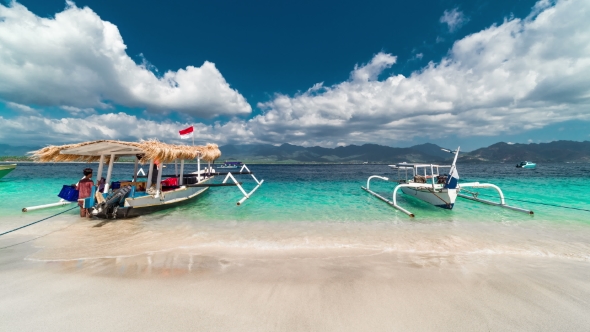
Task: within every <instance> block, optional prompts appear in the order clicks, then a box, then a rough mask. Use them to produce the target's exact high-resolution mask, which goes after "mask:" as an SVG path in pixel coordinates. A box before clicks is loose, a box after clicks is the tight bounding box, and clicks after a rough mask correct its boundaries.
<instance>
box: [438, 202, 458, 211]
mask: <svg viewBox="0 0 590 332" xmlns="http://www.w3.org/2000/svg"><path fill="white" fill-rule="evenodd" d="M435 206H437V207H439V208H443V209H449V210H452V209H453V206H455V203H453V204H450V205H447V204H441V205H435Z"/></svg>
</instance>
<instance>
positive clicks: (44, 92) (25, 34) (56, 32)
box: [0, 1, 252, 118]
mask: <svg viewBox="0 0 590 332" xmlns="http://www.w3.org/2000/svg"><path fill="white" fill-rule="evenodd" d="M126 48H127V47H126V45H125V43H124V42H123V38H122V37H121V35H120V33H119V30H118V28H117V27H116V26H115V25H113V24H112V23H109V22H106V21H103V20H102V19H101V18H100V17H99V16H98V15H97V14H96V13H95V12H93V11H92V10H91V9H90V8H88V7H84V8H78V7H76V6H75V5H74V3H73V2H71V1H68V2H67V5H66V8H65V9H64V10H63V11H62V12H60V13H57V14H56V15H55V17H53V18H42V17H39V16H36V15H35V14H33V13H32V12H30V11H29V10H28V9H27V8H25V7H24V6H23V5H21V4H19V3H16V2H11V3H10V4H9V5H8V6H4V5H2V4H0V98H2V99H4V100H6V101H10V102H14V103H18V104H27V105H38V106H42V107H47V106H57V107H61V106H66V107H74V108H77V109H89V108H108V104H109V103H114V104H116V105H122V106H126V107H141V108H146V109H148V110H150V111H154V112H167V111H171V110H172V111H178V112H181V113H185V114H188V115H192V116H198V117H206V118H212V117H215V116H218V115H230V116H231V115H248V114H250V113H251V111H252V108H251V106H250V105H249V104H248V103H247V102H246V99H245V98H244V97H243V96H242V95H241V94H240V93H239V92H237V91H236V90H234V89H232V88H231V87H230V85H229V84H228V83H227V82H226V81H225V79H224V77H223V76H222V75H221V73H220V72H219V70H217V68H216V67H215V64H214V63H212V62H209V61H205V63H203V64H202V65H201V66H200V67H194V66H188V67H186V68H184V69H178V70H177V71H167V72H165V73H163V74H162V75H161V76H157V75H156V74H155V73H154V71H155V70H153V69H154V68H153V66H152V65H151V64H150V63H149V62H148V61H147V60H146V59H145V58H143V56H142V63H140V64H137V63H135V62H134V61H133V60H132V59H131V58H130V57H129V56H128V55H127V53H126Z"/></svg>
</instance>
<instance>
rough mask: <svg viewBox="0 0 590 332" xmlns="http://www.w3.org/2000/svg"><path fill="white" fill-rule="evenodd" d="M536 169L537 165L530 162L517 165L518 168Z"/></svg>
mask: <svg viewBox="0 0 590 332" xmlns="http://www.w3.org/2000/svg"><path fill="white" fill-rule="evenodd" d="M535 167H537V164H535V163H533V162H530V161H521V162H520V163H518V164H516V168H528V169H535Z"/></svg>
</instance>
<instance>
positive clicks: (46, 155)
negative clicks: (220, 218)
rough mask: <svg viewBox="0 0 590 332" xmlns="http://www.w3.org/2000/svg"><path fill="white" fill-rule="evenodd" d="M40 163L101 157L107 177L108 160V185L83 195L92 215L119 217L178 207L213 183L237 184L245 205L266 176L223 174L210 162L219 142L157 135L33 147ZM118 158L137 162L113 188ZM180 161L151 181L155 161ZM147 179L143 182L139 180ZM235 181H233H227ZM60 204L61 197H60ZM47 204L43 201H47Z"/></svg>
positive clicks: (242, 172) (101, 168) (100, 169)
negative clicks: (192, 167)
mask: <svg viewBox="0 0 590 332" xmlns="http://www.w3.org/2000/svg"><path fill="white" fill-rule="evenodd" d="M31 154H32V155H33V158H34V159H35V160H36V161H38V162H75V161H78V162H98V172H97V174H96V179H97V180H100V179H101V177H102V176H103V171H104V165H105V164H106V165H108V167H107V171H106V181H105V185H104V189H103V190H102V191H101V192H97V188H96V186H93V187H92V193H91V195H90V197H88V198H86V199H84V202H83V207H84V208H88V209H91V210H92V212H91V213H92V214H93V215H94V216H96V217H99V218H121V217H131V216H136V215H142V214H146V213H151V212H153V211H156V210H161V209H165V208H168V207H171V206H175V205H177V204H179V203H182V202H185V201H188V200H190V199H193V198H195V197H197V196H199V195H200V194H202V193H204V192H205V191H206V190H208V189H209V188H210V187H218V186H237V187H238V188H239V189H240V191H241V192H242V193H243V194H244V197H243V198H242V199H240V200H239V201H238V202H237V204H238V205H240V204H242V203H243V202H244V201H245V200H246V199H248V198H250V197H251V195H252V194H253V193H254V192H255V191H256V190H257V189H258V188H259V187H260V185H262V183H263V182H264V180H261V181H258V179H257V178H256V177H255V176H254V174H253V173H252V172H250V170H249V169H248V167H247V166H246V165H243V166H242V168H241V169H240V171H238V172H234V173H233V174H232V173H230V172H225V173H220V172H215V170H214V169H213V168H212V167H211V166H210V163H211V162H213V161H215V159H217V158H219V157H220V156H221V151H219V148H218V147H217V145H215V144H207V145H206V146H186V145H173V144H165V143H162V142H159V141H155V140H149V141H141V142H123V141H114V140H100V141H91V142H83V143H78V144H68V145H62V146H48V147H45V148H43V149H40V150H37V151H33V152H31ZM120 157H133V158H134V159H135V167H134V171H133V176H132V180H131V181H123V182H119V183H118V184H120V187H119V188H114V187H112V185H113V184H115V183H116V182H112V183H111V181H112V174H113V173H112V171H113V164H114V162H115V161H116V160H118V159H119V158H120ZM193 159H197V171H196V172H191V173H185V160H193ZM178 160H180V172H178V168H177V167H175V174H173V175H163V174H162V170H163V169H160V171H158V174H157V180H156V181H155V183H152V182H153V181H152V177H153V176H152V174H153V172H154V163H157V162H160V163H161V164H163V163H170V162H174V163H175V165H177V161H178ZM201 160H204V161H206V162H208V163H209V166H208V167H207V168H205V169H201ZM140 163H141V164H148V163H149V170H148V174H147V175H144V176H140V175H139V173H141V172H142V171H143V170H141V171H139V172H138V169H139V164H140ZM217 175H226V176H225V178H224V180H223V182H222V183H211V181H212V179H213V178H214V177H215V176H217ZM234 175H251V176H252V178H253V179H254V181H255V182H256V187H255V188H254V189H253V190H252V191H250V192H246V191H245V190H244V188H243V187H242V186H241V183H240V182H238V181H237V180H236V178H235V177H234ZM140 178H147V179H146V181H145V182H143V181H138V180H139V179H140ZM162 178H173V179H175V181H173V183H176V185H171V186H166V187H165V186H163V185H162V182H163V180H162ZM230 180H231V181H232V182H229V181H230ZM59 203H61V202H59ZM46 205H47V207H50V206H56V205H58V203H54V204H46ZM43 207H45V206H43ZM38 208H40V207H29V208H24V209H23V212H26V211H31V210H35V209H38Z"/></svg>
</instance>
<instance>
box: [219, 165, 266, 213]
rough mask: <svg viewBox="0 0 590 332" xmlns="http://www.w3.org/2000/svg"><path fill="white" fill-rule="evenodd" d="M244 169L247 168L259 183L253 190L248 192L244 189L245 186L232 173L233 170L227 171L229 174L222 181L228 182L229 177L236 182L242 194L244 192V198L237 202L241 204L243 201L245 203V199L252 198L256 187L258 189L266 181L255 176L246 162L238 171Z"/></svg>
mask: <svg viewBox="0 0 590 332" xmlns="http://www.w3.org/2000/svg"><path fill="white" fill-rule="evenodd" d="M244 169H246V170H247V171H248V174H250V176H252V178H253V179H254V181H256V183H257V185H256V187H254V189H252V191H250V192H249V193H248V192H246V190H244V188H243V187H242V186H241V185H240V182H238V180H236V178H235V177H234V176H233V175H232V174H231V172H228V173H227V175H226V176H225V179H223V182H222V183H226V182H227V181H228V180H229V179H231V180H232V181H233V182H234V183H235V185H236V186H237V187H238V188H239V189H240V191H241V192H242V194H244V198H242V199H240V200H239V201H238V203H237V204H238V205H241V204H242V203H244V201H246V200H247V199H248V198H250V196H252V194H253V193H254V192H255V191H256V189H258V187H260V186H261V185H262V183H263V182H264V180H260V181H258V179H257V178H256V177H255V176H254V174H252V171H250V169H249V168H248V167H247V166H246V164H244V165H242V168H240V171H239V172H238V173H242V172H243V171H244Z"/></svg>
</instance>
